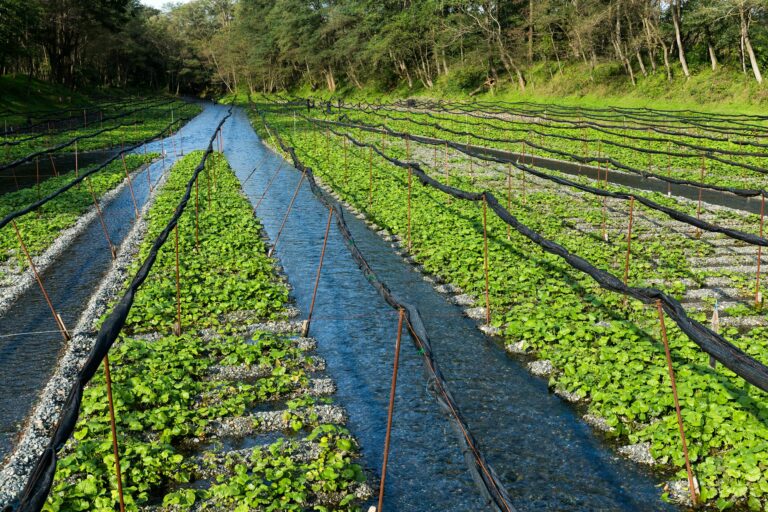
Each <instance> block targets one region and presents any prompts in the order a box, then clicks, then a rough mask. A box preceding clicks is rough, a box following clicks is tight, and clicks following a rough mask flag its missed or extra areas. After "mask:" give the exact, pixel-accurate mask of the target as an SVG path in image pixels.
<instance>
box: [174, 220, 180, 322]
mask: <svg viewBox="0 0 768 512" xmlns="http://www.w3.org/2000/svg"><path fill="white" fill-rule="evenodd" d="M174 234H175V238H176V327H175V329H174V331H175V334H176V336H181V277H180V275H179V223H178V221H177V222H176V227H175V228H174Z"/></svg>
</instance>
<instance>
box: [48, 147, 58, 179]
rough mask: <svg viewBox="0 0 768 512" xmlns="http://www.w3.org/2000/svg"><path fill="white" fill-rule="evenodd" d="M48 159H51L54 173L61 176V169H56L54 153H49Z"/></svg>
mask: <svg viewBox="0 0 768 512" xmlns="http://www.w3.org/2000/svg"><path fill="white" fill-rule="evenodd" d="M48 159H49V160H50V161H51V169H53V175H54V176H56V177H57V178H58V177H59V171H57V170H56V164H55V163H54V161H53V155H52V154H51V153H48Z"/></svg>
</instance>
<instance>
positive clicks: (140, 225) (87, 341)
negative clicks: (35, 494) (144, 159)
mask: <svg viewBox="0 0 768 512" xmlns="http://www.w3.org/2000/svg"><path fill="white" fill-rule="evenodd" d="M167 176H168V173H165V174H164V175H163V176H162V177H161V178H160V180H158V183H157V184H156V186H155V188H154V189H153V191H152V193H151V194H150V196H149V198H148V199H147V201H146V202H145V203H144V205H143V206H142V208H141V216H140V218H139V219H138V220H137V221H136V222H135V223H134V225H133V226H132V227H131V229H130V231H129V232H128V234H127V235H126V237H125V239H124V240H123V242H122V244H121V245H120V247H119V248H118V251H117V259H116V260H115V261H113V262H112V266H111V267H110V269H109V271H108V272H107V274H106V276H105V277H104V279H103V280H102V282H101V284H100V286H99V288H98V289H97V290H96V292H95V293H94V294H93V295H92V296H91V299H90V300H89V302H88V305H87V306H86V309H85V310H84V311H83V313H82V315H81V316H80V319H79V320H78V322H77V325H76V326H75V329H74V331H73V332H74V334H73V338H72V340H70V341H69V343H67V345H66V347H65V348H64V351H63V355H62V356H61V357H60V358H59V361H58V363H57V365H56V369H55V370H54V373H53V376H52V377H51V379H50V380H49V381H48V383H47V384H46V386H45V388H44V389H43V391H42V392H41V394H40V399H39V401H38V403H37V405H35V407H34V409H33V412H32V413H31V415H30V416H29V417H28V419H27V420H26V422H25V424H24V428H23V431H22V433H21V435H20V437H19V440H18V442H17V444H16V446H15V447H14V450H13V451H12V452H11V453H10V454H9V455H8V456H7V457H6V459H5V460H4V461H3V467H2V469H0V508H3V507H5V506H6V505H7V504H9V503H10V502H11V500H13V499H14V498H15V497H16V496H18V494H19V493H20V492H21V491H22V489H23V487H24V484H25V483H26V480H27V478H29V474H30V473H31V471H32V470H33V469H34V465H35V464H36V463H37V459H38V458H39V457H40V455H41V454H42V452H43V451H44V449H45V448H46V446H47V445H48V442H49V439H50V435H51V434H52V431H53V429H54V427H55V425H56V423H57V422H58V419H59V413H60V411H61V407H62V406H63V404H64V402H65V400H66V397H67V394H68V393H69V390H70V389H71V387H72V384H73V383H74V380H75V376H76V375H77V372H78V371H79V370H80V368H81V367H82V364H83V363H84V362H85V360H86V358H87V356H88V354H89V353H90V351H91V348H92V347H93V343H94V341H95V336H94V335H93V332H92V331H93V328H94V326H95V324H96V323H97V322H98V319H99V318H100V317H101V315H102V314H103V313H104V312H105V310H106V308H107V306H108V304H109V303H110V302H111V301H112V300H114V299H115V298H116V297H117V295H118V293H119V292H120V291H121V290H122V289H123V285H124V283H125V281H126V279H128V277H129V276H128V270H129V268H130V265H131V263H132V262H133V260H134V258H135V257H136V254H137V253H138V249H139V245H140V244H141V242H142V240H143V238H144V236H145V234H146V231H147V223H146V220H145V214H146V213H147V211H148V210H149V209H150V208H151V206H152V205H153V204H154V202H155V199H156V198H157V193H158V190H159V189H161V188H162V185H163V184H164V183H165V180H166V179H167ZM114 190H116V189H113V191H114ZM81 229H84V226H83V227H81ZM72 239H74V236H72V237H70V238H68V242H67V243H71V241H72ZM61 250H63V249H61Z"/></svg>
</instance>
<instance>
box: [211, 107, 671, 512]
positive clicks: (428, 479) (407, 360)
mask: <svg viewBox="0 0 768 512" xmlns="http://www.w3.org/2000/svg"><path fill="white" fill-rule="evenodd" d="M265 151H268V150H267V149H266V148H265V146H264V145H263V144H262V143H261V141H260V140H259V138H258V137H257V135H256V134H255V133H254V132H253V130H252V129H251V127H250V124H249V122H248V119H247V117H246V115H245V113H244V112H243V111H242V110H236V111H235V113H234V114H233V117H232V119H231V121H229V122H227V123H226V124H225V125H224V152H225V154H226V156H227V158H228V160H229V162H230V164H231V165H232V167H233V168H234V169H235V172H236V173H237V175H238V176H239V177H240V179H241V181H244V180H246V178H247V177H248V176H249V175H250V174H251V172H252V171H253V170H254V167H255V166H256V165H257V164H258V163H259V162H260V161H262V157H263V156H264V152H265ZM279 164H280V157H278V156H275V155H270V156H267V157H266V160H265V161H264V163H263V164H262V165H261V166H260V167H259V168H258V169H257V170H256V172H254V173H253V175H252V177H251V178H250V179H248V181H247V182H246V183H245V187H244V188H245V192H246V194H247V195H248V197H249V198H250V199H251V201H252V202H253V203H254V204H255V203H256V202H257V201H258V199H259V198H260V197H261V195H262V192H263V191H264V189H265V187H266V184H267V182H268V181H269V180H270V177H271V176H272V175H273V173H274V172H275V169H276V168H277V166H278V165H279ZM299 179H300V173H299V172H298V171H297V170H295V169H293V168H292V167H290V166H289V165H288V164H287V163H286V164H284V170H283V171H281V175H280V178H279V179H277V180H275V182H274V184H273V185H272V188H271V189H270V191H269V193H268V194H267V196H266V198H265V199H264V201H263V202H262V203H261V205H260V207H259V209H258V211H257V215H258V216H259V217H260V218H261V219H262V221H263V223H264V225H265V229H266V231H267V234H268V235H269V237H270V238H271V239H272V240H274V239H275V237H276V236H277V231H278V230H279V227H280V224H281V223H282V220H283V216H284V214H285V211H286V208H287V206H288V203H289V202H290V200H291V197H292V195H293V192H294V190H295V188H296V186H297V183H298V181H299ZM326 219H327V210H325V208H324V207H323V206H322V204H321V203H320V202H319V201H318V200H317V199H316V198H315V197H314V195H313V194H312V192H311V191H310V189H309V186H308V185H306V182H305V184H304V185H302V188H301V190H300V192H299V195H298V197H297V200H296V203H295V205H294V207H293V210H292V212H291V214H290V217H289V218H288V221H287V224H286V226H285V229H284V231H283V233H282V235H281V237H280V240H279V244H278V246H277V249H276V255H277V257H278V258H279V260H280V263H281V264H282V265H283V267H284V269H285V272H286V274H287V276H288V279H289V281H290V283H291V285H292V286H293V297H294V298H295V300H296V302H297V305H298V307H299V308H300V309H301V311H302V313H303V314H305V315H306V313H307V311H308V310H309V304H310V301H311V296H312V287H313V284H314V277H315V272H316V268H317V263H318V261H319V257H320V250H321V245H322V238H323V232H324V227H325V222H326ZM346 220H347V222H348V223H349V225H350V229H351V230H352V232H353V234H354V236H355V238H356V242H357V245H358V246H359V247H360V249H361V250H362V252H363V254H365V255H366V257H367V258H368V260H369V262H370V263H371V265H372V266H373V268H374V270H375V271H376V272H377V273H378V275H379V277H380V278H381V279H382V280H383V281H384V282H386V283H388V284H389V286H390V287H391V288H392V289H393V291H395V292H396V293H397V294H398V296H400V297H402V298H403V299H404V300H406V301H408V302H410V303H412V304H414V305H416V306H417V307H418V308H419V310H420V311H421V314H422V316H423V317H424V321H425V323H426V327H427V329H428V330H429V332H430V336H431V338H432V342H433V348H434V350H435V354H436V357H437V359H438V362H439V363H440V365H441V366H442V368H443V371H444V373H445V376H446V378H447V380H448V383H449V386H450V389H451V391H452V392H453V395H454V397H455V399H456V401H457V402H458V404H459V405H460V407H461V408H462V411H463V413H464V415H465V418H466V419H467V421H468V423H469V426H470V428H471V430H472V432H473V433H474V435H475V437H476V438H477V439H478V441H479V443H480V449H481V450H482V451H483V452H484V454H485V455H486V456H487V458H488V460H489V462H490V463H491V465H492V466H493V467H494V469H495V470H496V471H497V473H498V474H499V476H500V478H501V480H502V481H503V483H504V484H505V486H506V488H507V490H508V491H509V493H510V496H511V497H512V499H513V501H514V503H515V506H516V507H517V508H518V510H521V511H526V510H531V511H533V510H537V511H538V510H559V511H562V510H633V511H635V510H671V509H672V507H671V506H669V505H667V504H665V503H663V502H662V501H660V499H659V494H660V492H659V489H658V488H657V487H656V486H657V485H658V484H659V482H657V481H655V480H654V477H653V476H651V475H649V474H648V473H646V472H644V471H642V470H641V469H639V468H638V467H637V466H636V465H634V464H633V463H631V462H628V461H625V460H623V459H620V458H618V457H616V456H615V455H614V454H613V452H612V451H611V450H610V449H609V448H608V447H607V446H606V445H605V443H603V442H602V441H601V440H600V439H599V438H598V437H597V436H596V435H595V434H594V433H593V432H592V431H591V429H590V428H589V427H588V426H586V425H585V424H584V423H583V422H582V421H581V420H580V418H579V415H578V414H577V412H576V411H575V410H574V409H573V408H572V407H571V406H570V405H568V404H566V403H564V402H563V401H562V400H560V399H559V398H557V397H556V396H553V395H552V394H550V393H549V392H548V390H547V385H546V382H545V381H544V380H542V379H538V378H534V377H532V376H531V375H530V374H529V373H528V372H527V370H526V369H525V368H524V366H523V365H522V364H521V363H519V362H517V361H515V360H513V359H511V358H509V357H508V356H507V355H506V354H505V352H504V350H503V348H502V347H500V346H498V345H497V344H496V343H495V342H493V341H492V340H490V339H489V338H486V337H485V336H484V335H483V334H482V333H481V332H480V331H478V330H477V328H476V327H475V324H474V323H473V321H471V320H469V319H468V318H466V317H465V316H464V315H463V312H462V311H461V309H460V308H459V307H457V306H454V305H451V304H450V303H449V302H447V300H446V299H445V297H444V296H442V295H440V294H438V293H437V292H436V291H435V290H434V289H433V288H432V286H431V285H430V284H429V283H427V282H425V281H424V280H423V279H422V276H421V275H420V274H419V273H417V272H416V271H415V270H414V269H413V268H412V267H411V266H410V265H408V264H407V263H405V262H404V261H403V259H402V258H400V257H399V256H397V255H396V253H395V252H394V250H393V249H392V247H391V246H390V245H389V244H388V243H386V242H385V241H383V240H382V239H381V238H379V237H378V236H377V235H376V234H375V233H373V232H372V231H371V230H369V229H368V228H367V227H366V226H365V224H364V223H363V222H362V221H360V220H358V219H357V218H355V217H354V216H352V215H348V216H347V217H346ZM331 233H332V234H331V237H330V239H329V241H328V247H327V250H326V255H325V263H324V266H323V271H322V272H323V273H322V278H321V282H320V288H319V291H318V301H317V303H316V305H315V312H314V317H313V321H312V328H311V331H310V335H311V336H313V337H315V338H317V340H318V350H319V352H320V355H321V356H323V357H324V358H325V359H326V360H327V361H328V369H329V372H330V374H331V376H332V377H333V378H334V379H335V381H336V383H337V385H338V388H339V389H338V392H337V395H336V399H337V401H338V402H339V403H340V404H341V405H342V406H344V407H345V408H346V410H347V411H348V413H349V418H350V420H349V427H350V429H351V430H352V433H353V434H354V435H355V436H356V437H357V439H358V440H359V441H360V442H361V444H362V448H363V458H364V460H363V463H364V465H365V466H366V467H368V468H373V469H375V470H376V471H377V472H378V470H379V468H380V467H381V456H382V446H383V442H384V429H385V425H386V409H387V398H388V392H389V385H390V379H391V370H392V358H393V353H394V339H395V331H396V328H397V316H396V313H395V312H394V311H393V310H392V309H391V308H390V307H389V306H388V305H387V304H386V303H384V301H383V300H382V299H381V298H380V297H379V296H378V294H377V293H376V292H375V291H374V289H373V288H372V287H371V286H370V285H369V284H368V282H367V281H366V279H365V278H364V276H363V275H362V273H361V272H360V270H359V269H358V267H357V265H356V264H355V262H354V261H353V260H352V258H351V256H350V254H349V251H348V249H347V248H346V246H345V245H344V241H343V239H342V237H341V235H340V234H339V233H338V231H337V230H336V229H335V227H334V228H333V229H332V231H331ZM403 347H404V350H403V352H402V355H401V363H400V377H399V380H398V388H397V399H396V412H395V418H394V427H393V433H392V449H391V453H390V459H389V470H388V477H387V493H386V506H385V508H386V509H387V510H388V511H416V510H419V511H421V510H424V509H425V506H426V507H427V508H429V509H430V510H446V511H469V510H472V511H475V510H484V509H485V508H484V505H483V502H482V500H481V499H480V496H479V494H478V492H477V490H476V488H475V486H474V484H473V482H472V480H471V477H470V475H469V472H468V471H467V467H466V465H465V463H464V460H463V457H462V454H461V453H460V452H459V449H458V448H457V444H456V442H455V439H456V438H455V437H454V436H455V435H456V434H455V433H454V432H453V431H452V428H451V426H450V423H449V421H448V420H447V419H446V418H445V417H444V416H443V415H442V413H441V412H440V411H439V409H438V406H437V404H436V402H435V400H434V399H433V398H432V397H431V396H430V395H429V394H428V393H427V391H426V386H427V383H426V379H425V373H424V372H423V368H422V359H421V356H420V355H419V354H418V353H417V352H416V350H415V348H414V347H413V345H412V344H411V342H410V340H409V339H407V338H406V339H405V340H404V345H403ZM427 504H428V506H427Z"/></svg>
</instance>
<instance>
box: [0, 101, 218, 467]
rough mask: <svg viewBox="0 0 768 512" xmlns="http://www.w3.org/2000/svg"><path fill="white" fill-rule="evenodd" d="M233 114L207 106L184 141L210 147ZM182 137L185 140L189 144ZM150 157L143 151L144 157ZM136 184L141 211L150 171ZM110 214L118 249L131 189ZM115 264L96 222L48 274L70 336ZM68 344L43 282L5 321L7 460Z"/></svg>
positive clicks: (0, 430) (0, 371)
mask: <svg viewBox="0 0 768 512" xmlns="http://www.w3.org/2000/svg"><path fill="white" fill-rule="evenodd" d="M226 111H227V108H226V107H223V106H213V105H207V106H206V108H205V110H204V111H203V112H202V113H201V114H200V115H198V116H197V117H195V118H194V119H193V120H191V121H190V122H189V123H188V124H187V125H186V126H184V127H183V128H182V129H181V130H180V131H179V133H178V134H177V135H176V136H175V138H176V143H177V144H179V146H181V147H183V148H184V150H185V151H187V152H188V151H189V150H191V149H203V148H204V147H205V146H207V144H208V141H209V139H210V137H211V135H212V134H213V129H214V128H215V126H216V123H218V121H219V120H220V119H221V118H222V117H223V116H224V115H226ZM177 137H181V139H182V143H179V139H178V138H177ZM163 146H164V147H165V151H166V157H165V162H164V163H163V162H162V161H157V162H155V163H154V164H152V166H151V167H150V168H149V176H150V177H151V179H152V181H153V182H156V181H157V179H158V178H159V177H160V175H161V174H162V172H163V169H164V168H165V169H167V168H168V167H169V165H170V164H171V163H173V162H174V161H175V160H176V159H177V158H178V156H176V155H175V154H174V151H173V143H172V142H171V140H170V139H166V140H165V141H164V143H163ZM160 147H161V142H160V141H159V140H158V141H155V142H152V143H150V144H148V145H147V151H148V152H150V153H151V152H157V153H159V152H160ZM143 151H144V148H143V147H140V148H138V149H137V151H136V152H142V153H143ZM105 158H106V157H105ZM132 182H133V189H134V193H135V195H136V202H137V203H138V205H139V208H141V205H142V204H144V202H145V201H146V200H147V197H148V189H149V183H148V179H147V171H146V170H144V171H141V172H139V173H136V174H134V175H133V176H132ZM103 212H104V218H105V223H106V224H107V228H108V231H109V236H110V239H111V240H112V243H113V244H115V245H116V246H117V245H119V244H120V242H121V241H122V240H123V238H124V237H125V236H126V234H127V233H128V232H129V230H130V228H131V226H132V225H133V220H134V215H135V213H134V208H133V201H132V199H131V194H130V189H129V188H128V187H127V186H126V187H124V188H123V190H122V191H121V192H120V194H118V196H117V197H116V198H115V199H114V200H113V201H112V202H111V203H110V204H109V205H106V206H104V208H103ZM6 229H11V228H10V226H9V227H6ZM22 234H23V233H22ZM111 261H112V259H111V256H110V253H109V250H108V246H107V242H106V239H105V237H104V233H103V231H102V227H101V224H100V222H99V221H98V219H94V221H93V222H91V223H90V224H89V225H88V226H87V227H86V228H85V230H84V231H83V232H82V233H80V234H79V235H78V236H77V237H76V238H75V239H74V240H73V241H72V243H71V245H70V246H69V247H68V249H66V250H65V251H64V252H63V253H62V254H61V256H59V258H57V260H56V262H54V263H53V264H52V265H51V266H50V267H49V268H48V270H47V271H46V272H44V273H43V274H42V279H43V282H44V284H45V287H46V290H47V291H48V294H49V295H50V298H51V301H52V303H53V305H54V307H55V308H56V310H57V312H58V313H59V314H60V315H61V317H62V319H63V320H64V325H66V326H67V327H68V329H69V330H70V331H72V330H73V329H74V328H75V325H76V324H77V321H78V318H79V317H80V315H81V313H82V312H83V310H84V309H85V307H86V305H87V304H88V300H89V298H90V296H91V295H92V294H93V293H94V292H95V291H96V289H97V288H98V285H99V282H100V281H101V280H102V278H103V277H104V275H105V274H106V272H107V271H108V270H109V267H110V264H111ZM63 346H64V342H63V339H62V336H61V334H60V333H59V332H58V331H57V330H56V325H55V323H54V321H53V317H52V316H51V312H50V310H49V309H48V306H47V305H46V303H45V300H44V299H43V296H42V294H41V292H40V289H39V287H38V286H37V284H35V285H34V286H32V287H30V288H29V289H28V290H27V291H26V292H25V293H24V294H23V295H22V296H21V297H20V298H19V299H18V300H17V301H16V302H15V303H14V304H13V305H12V306H11V308H10V309H9V310H8V311H7V312H6V313H5V314H4V315H3V316H2V318H0V460H2V459H3V458H4V457H5V456H6V455H8V454H9V452H10V450H11V449H12V447H13V445H14V440H15V438H16V436H17V435H18V433H19V431H20V422H22V421H23V420H24V418H25V417H26V416H27V414H28V413H29V412H30V411H31V410H32V408H33V407H34V405H35V403H36V401H37V395H38V393H39V392H40V391H41V390H42V388H43V387H44V386H45V384H46V382H47V381H48V379H49V378H50V376H51V374H52V372H53V369H54V367H55V364H56V360H57V358H58V355H59V352H60V350H61V349H62V347H63Z"/></svg>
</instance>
